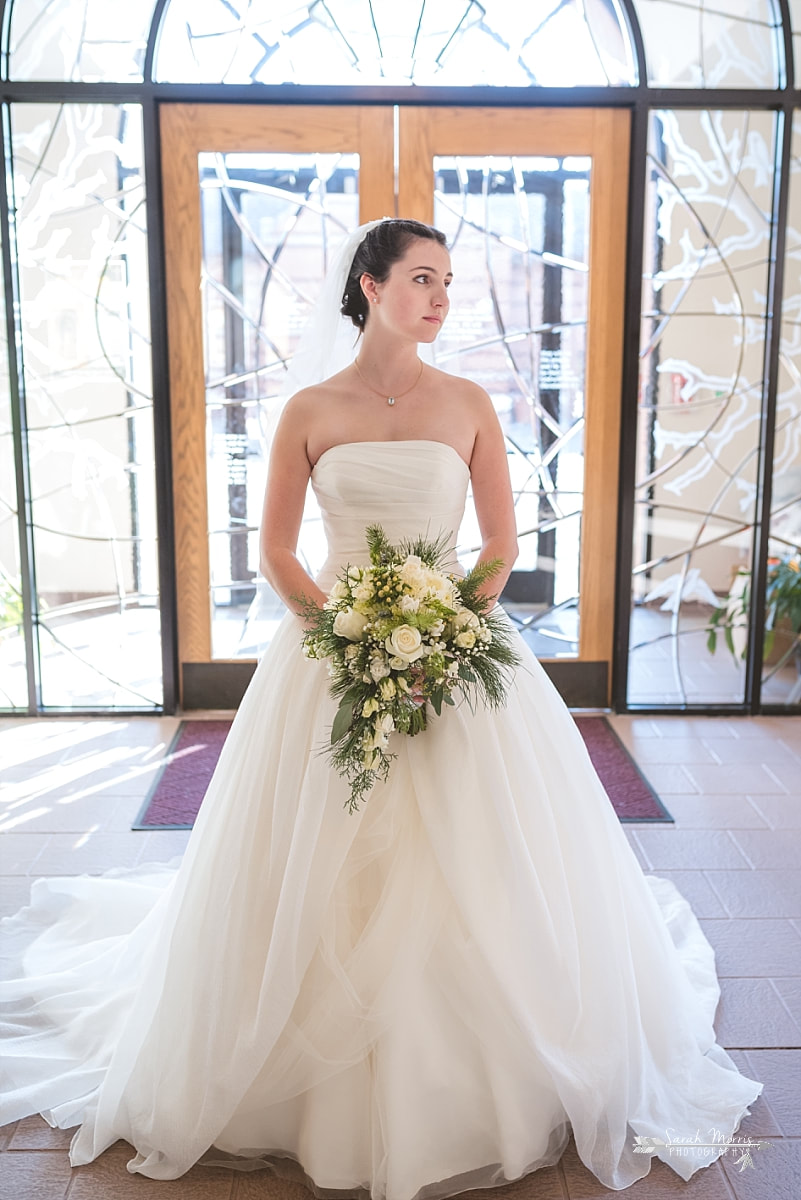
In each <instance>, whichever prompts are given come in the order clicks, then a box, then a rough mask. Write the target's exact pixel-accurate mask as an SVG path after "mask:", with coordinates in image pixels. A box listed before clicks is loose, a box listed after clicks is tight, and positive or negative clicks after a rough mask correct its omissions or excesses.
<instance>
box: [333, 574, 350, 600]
mask: <svg viewBox="0 0 801 1200" xmlns="http://www.w3.org/2000/svg"><path fill="white" fill-rule="evenodd" d="M349 590H350V589H349V588H348V585H347V584H346V583H345V581H344V579H338V580H337V581H336V583H335V584H334V586H333V587H332V588H331V595H330V596H329V599H330V600H347V598H348V594H349Z"/></svg>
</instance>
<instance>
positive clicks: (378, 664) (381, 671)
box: [370, 654, 389, 683]
mask: <svg viewBox="0 0 801 1200" xmlns="http://www.w3.org/2000/svg"><path fill="white" fill-rule="evenodd" d="M370 674H371V675H372V677H373V679H374V680H375V681H376V683H378V681H379V679H385V678H386V676H387V675H389V663H388V662H387V660H386V659H385V658H384V656H383V654H377V655H376V656H375V657H374V658H371V659H370Z"/></svg>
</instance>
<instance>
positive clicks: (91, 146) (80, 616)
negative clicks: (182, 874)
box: [12, 104, 162, 708]
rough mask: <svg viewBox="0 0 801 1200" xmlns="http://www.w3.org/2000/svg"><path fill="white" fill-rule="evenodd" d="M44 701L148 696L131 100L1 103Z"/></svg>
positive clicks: (145, 345) (98, 704)
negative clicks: (6, 130)
mask: <svg viewBox="0 0 801 1200" xmlns="http://www.w3.org/2000/svg"><path fill="white" fill-rule="evenodd" d="M12 133H13V138H12V148H13V155H14V188H15V192H16V203H17V220H18V254H19V270H20V321H21V331H22V348H23V356H24V382H25V391H26V396H27V408H28V425H29V428H28V444H29V448H30V479H31V492H32V497H31V499H32V513H33V523H34V550H35V557H36V575H37V588H38V606H39V624H38V636H39V653H40V658H41V678H42V702H43V704H44V705H45V706H46V707H53V706H55V707H80V708H85V707H91V708H107V707H115V706H119V707H125V708H137V707H142V708H152V707H153V706H156V705H158V704H160V703H161V699H162V691H161V643H160V622H159V607H158V571H157V544H156V506H155V483H154V467H153V414H152V399H151V390H150V327H149V296H148V276H147V270H148V267H147V246H146V240H145V206H144V199H145V197H144V179H143V175H142V125H141V111H140V109H139V108H138V107H137V106H134V105H112V104H20V105H16V106H14V108H13V109H12Z"/></svg>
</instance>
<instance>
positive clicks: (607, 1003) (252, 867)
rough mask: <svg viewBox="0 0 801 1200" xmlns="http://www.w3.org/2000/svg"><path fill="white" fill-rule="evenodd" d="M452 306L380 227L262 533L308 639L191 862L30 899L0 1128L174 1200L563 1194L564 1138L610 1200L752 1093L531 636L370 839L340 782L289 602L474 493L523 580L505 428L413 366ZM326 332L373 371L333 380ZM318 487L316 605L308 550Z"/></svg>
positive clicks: (6, 1030)
mask: <svg viewBox="0 0 801 1200" xmlns="http://www.w3.org/2000/svg"><path fill="white" fill-rule="evenodd" d="M450 281H451V263H450V258H449V255H448V252H447V249H446V246H445V244H444V238H443V237H442V235H441V234H440V233H438V232H437V231H436V230H433V229H431V228H429V227H428V226H425V225H420V224H418V223H416V222H410V221H399V220H390V219H388V220H384V221H381V222H371V223H370V224H369V225H367V226H363V227H362V228H361V229H359V230H357V231H356V232H355V234H354V235H353V236H352V237H351V238H350V239H349V240H348V242H347V243H346V245H345V247H344V249H343V252H342V255H341V261H340V263H339V264H338V265H337V266H335V268H334V269H333V270H332V272H331V274H330V276H329V278H328V280H327V283H326V285H325V287H324V289H323V294H322V299H321V309H320V310H319V312H318V316H319V318H320V319H319V320H316V321H315V323H314V324H313V326H312V330H311V334H310V335H309V336H307V337H306V338H305V339H304V341H303V342H302V346H301V353H299V355H298V363H297V367H298V369H300V367H301V366H302V364H303V362H304V361H305V363H306V367H307V368H309V369H308V370H307V377H309V378H310V379H311V380H312V383H311V386H308V387H305V388H301V389H300V390H299V391H298V392H297V393H296V394H295V395H294V396H293V397H292V399H291V400H290V401H289V403H288V404H287V406H286V409H285V411H284V413H283V415H282V418H281V420H280V422H279V425H278V428H277V430H276V434H275V439H274V447H273V453H272V457H271V465H270V472H269V483H268V488H267V494H266V500H265V509H264V519H263V529H262V560H263V570H264V573H265V574H266V576H267V578H268V579H269V580H270V582H271V583H272V585H273V587H274V588H275V589H276V591H277V592H278V593H279V594H280V595H281V596H282V597H283V599H284V600H285V601H286V603H287V605H288V606H289V608H290V610H292V609H294V610H295V611H290V612H288V613H287V615H286V617H285V618H284V621H283V622H282V624H281V626H280V628H279V630H278V632H277V633H276V636H275V638H274V640H273V642H272V644H271V646H270V648H269V650H268V652H267V653H266V654H265V655H264V657H263V658H262V660H261V662H260V664H259V666H258V668H257V670H256V672H255V675H254V677H253V680H252V683H251V686H250V687H249V689H248V691H247V693H246V695H245V697H244V700H243V702H242V705H241V707H240V709H239V712H238V714H237V717H236V720H235V721H234V723H233V726H232V729H231V732H230V734H229V737H228V740H227V742H226V744H225V747H224V749H223V752H222V755H221V757H220V761H219V765H218V768H217V770H216V772H215V775H214V778H213V780H212V782H211V785H210V787H209V789H208V792H207V794H206V797H205V800H204V802H203V806H202V808H201V811H200V814H199V817H198V820H197V822H196V825H195V828H194V830H193V832H192V835H191V837H190V840H189V843H188V846H187V850H186V853H185V855H184V857H183V860H182V861H180V862H174V863H171V864H167V865H158V864H154V865H151V866H149V867H140V868H138V869H137V870H134V871H111V872H107V873H106V874H105V875H104V876H101V877H99V878H91V877H86V876H84V877H81V878H78V879H55V880H38V881H37V882H36V883H35V884H34V887H33V891H32V900H31V905H30V907H29V908H27V909H23V910H22V912H21V913H19V914H17V916H16V917H14V918H11V919H10V920H9V921H7V922H6V923H5V927H4V930H3V934H4V938H3V946H4V956H5V958H6V960H7V962H6V979H7V982H6V983H5V984H4V985H3V989H2V1013H0V1021H2V1028H1V1029H0V1032H2V1035H3V1038H4V1047H3V1048H4V1056H3V1057H4V1068H3V1072H4V1074H3V1096H2V1102H1V1103H0V1122H9V1121H12V1120H16V1119H18V1118H19V1117H22V1116H25V1115H28V1114H30V1113H34V1112H41V1113H42V1114H43V1115H44V1116H45V1117H46V1119H47V1120H48V1121H50V1122H51V1123H52V1124H53V1125H58V1126H61V1127H65V1128H67V1127H74V1126H78V1127H79V1128H78V1129H77V1131H76V1133H75V1135H74V1137H73V1141H72V1146H71V1150H70V1161H71V1162H72V1163H73V1165H77V1164H82V1163H87V1162H90V1161H92V1160H93V1159H95V1158H96V1157H97V1156H98V1155H100V1154H101V1153H102V1152H103V1151H104V1150H105V1149H106V1148H107V1147H109V1146H110V1145H112V1144H113V1143H114V1142H115V1141H117V1140H118V1139H120V1138H122V1139H124V1140H125V1141H127V1142H129V1143H130V1144H131V1146H132V1147H133V1150H134V1153H133V1157H132V1158H131V1161H130V1162H129V1164H128V1169H129V1170H130V1171H132V1172H139V1173H141V1174H143V1175H146V1176H150V1177H151V1178H155V1179H174V1178H177V1177H179V1176H180V1175H182V1174H183V1173H184V1172H186V1171H187V1170H188V1169H189V1168H190V1167H191V1166H192V1165H193V1164H195V1163H197V1162H202V1163H208V1164H219V1163H221V1162H222V1163H225V1164H226V1165H228V1166H230V1167H232V1168H237V1169H253V1168H256V1167H262V1168H265V1169H268V1170H270V1171H272V1172H274V1173H275V1174H278V1175H281V1176H284V1177H288V1178H295V1179H299V1180H301V1181H303V1182H305V1184H306V1185H307V1186H308V1188H309V1189H310V1190H311V1191H312V1192H313V1193H314V1194H315V1195H317V1196H319V1197H326V1198H328V1197H330V1198H333V1197H337V1196H355V1197H360V1198H361V1200H369V1198H371V1197H372V1198H373V1200H438V1198H439V1197H446V1196H452V1195H456V1194H458V1193H460V1192H463V1191H466V1190H470V1189H475V1188H479V1187H490V1186H493V1185H496V1186H497V1185H502V1184H504V1183H506V1182H509V1181H511V1180H514V1179H518V1178H520V1177H521V1176H523V1175H526V1174H528V1173H530V1172H532V1171H535V1170H537V1169H538V1168H541V1167H544V1166H546V1165H549V1164H552V1163H555V1162H556V1161H557V1160H558V1159H559V1158H560V1156H561V1155H562V1153H563V1151H564V1149H565V1147H566V1145H567V1142H568V1140H569V1137H570V1135H571V1132H572V1134H573V1136H574V1138H575V1144H576V1149H577V1151H578V1154H579V1155H580V1157H581V1159H582V1161H583V1162H584V1163H585V1165H586V1166H587V1167H588V1168H589V1169H590V1170H591V1171H592V1172H594V1174H595V1175H596V1176H597V1178H598V1179H599V1180H600V1181H601V1183H602V1184H604V1185H605V1186H606V1187H608V1188H612V1189H615V1190H621V1189H624V1188H626V1187H628V1186H630V1185H631V1184H633V1183H634V1182H635V1181H636V1180H637V1179H639V1178H641V1177H642V1176H644V1175H646V1174H647V1173H648V1171H649V1169H650V1165H651V1156H652V1155H654V1154H655V1155H656V1156H658V1157H660V1158H662V1159H663V1161H664V1162H666V1163H667V1164H668V1166H670V1167H671V1168H672V1169H673V1170H674V1171H675V1172H676V1173H677V1174H678V1175H679V1176H681V1177H682V1178H683V1179H685V1180H686V1179H689V1178H690V1176H691V1175H692V1174H693V1173H694V1172H695V1171H697V1170H698V1169H699V1168H702V1167H704V1166H707V1165H709V1163H710V1162H712V1161H714V1159H715V1158H717V1157H718V1156H719V1154H720V1153H722V1152H724V1151H725V1148H726V1140H727V1139H729V1138H731V1136H732V1135H733V1134H734V1133H735V1132H736V1130H737V1129H738V1127H739V1124H740V1122H741V1120H742V1118H743V1117H744V1115H745V1114H746V1113H747V1112H748V1111H749V1109H748V1106H749V1105H750V1104H752V1103H753V1102H754V1100H755V1099H756V1097H757V1096H758V1095H759V1094H760V1093H761V1091H762V1084H761V1083H758V1082H756V1081H754V1080H751V1079H748V1078H746V1077H744V1076H743V1075H741V1074H740V1073H739V1072H738V1071H737V1069H736V1067H735V1064H734V1062H733V1061H732V1059H731V1058H730V1057H729V1055H728V1054H727V1053H726V1052H725V1050H723V1049H722V1048H721V1047H720V1046H718V1045H717V1042H716V1040H715V1033H714V1029H713V1018H714V1014H715V1008H716V1005H717V1001H718V998H719V994H720V993H719V985H718V981H717V977H716V973H715V961H714V954H713V951H712V949H711V947H710V945H709V943H708V941H707V940H706V938H705V937H704V935H703V933H702V931H701V929H700V927H699V925H698V922H697V920H696V918H695V916H694V914H693V913H692V910H691V909H690V907H689V905H688V904H687V902H686V901H685V900H684V899H683V897H682V896H681V895H680V894H679V892H678V891H677V890H676V888H675V887H674V886H673V884H672V883H670V882H669V881H667V880H665V879H660V878H658V877H657V876H652V875H649V876H646V875H644V874H643V872H642V870H641V869H640V866H639V864H638V863H637V860H636V858H635V856H634V853H633V851H632V850H631V848H630V846H629V844H628V842H627V840H626V837H625V835H624V834H623V831H622V830H621V828H620V824H619V821H618V819H617V817H616V816H615V813H614V810H613V809H612V807H611V805H610V804H609V801H608V798H607V797H606V795H605V793H604V791H603V789H602V787H601V784H600V782H599V780H598V777H597V775H596V774H595V772H594V770H593V768H592V765H591V763H590V760H589V757H588V755H587V751H586V749H585V747H584V743H583V740H582V738H581V736H580V734H579V733H578V731H577V729H576V727H575V724H574V722H573V720H572V718H571V716H570V714H569V712H568V710H567V709H566V707H565V706H564V704H563V702H562V701H561V699H560V697H559V696H558V694H557V693H556V691H555V689H554V688H553V686H552V685H551V683H550V681H549V680H548V677H547V675H546V674H545V672H544V670H543V669H542V667H541V666H540V664H539V663H538V662H537V660H536V659H535V658H534V656H533V655H532V654H531V652H530V650H529V649H528V648H527V646H526V645H525V644H524V643H523V641H522V639H520V638H519V637H518V636H517V635H516V634H514V635H513V636H514V638H515V646H516V648H517V650H518V653H519V655H520V659H521V664H520V666H519V668H518V670H517V672H516V675H515V678H514V680H513V682H512V684H511V687H510V690H509V694H508V699H507V704H506V707H505V708H504V709H503V710H501V711H500V712H497V713H496V712H490V711H488V710H486V709H483V708H481V707H479V708H477V709H476V711H475V712H471V711H470V710H469V709H468V707H467V706H465V705H462V706H460V707H457V708H454V709H448V710H446V711H445V712H444V713H443V715H442V716H441V717H439V718H435V717H432V718H431V720H430V722H429V727H428V728H427V730H426V731H425V732H424V733H422V734H420V735H419V736H417V737H415V738H408V737H402V736H401V735H398V734H394V735H393V739H394V740H395V741H396V743H397V744H396V745H395V746H394V747H393V750H394V751H395V752H396V753H397V757H396V758H395V760H394V761H393V764H392V770H391V772H390V775H389V778H388V779H387V780H386V781H385V782H380V783H378V784H376V786H375V788H374V789H373V791H372V793H371V794H370V796H369V798H368V799H367V801H366V803H365V804H364V805H362V807H361V809H360V810H359V811H358V812H356V813H353V814H352V813H349V812H348V811H347V809H346V807H345V801H346V798H347V793H348V786H347V784H346V782H345V781H344V780H343V779H341V778H340V777H339V776H338V775H337V774H336V773H335V772H334V771H332V770H331V768H330V766H329V763H328V760H327V758H326V756H325V755H323V754H321V753H320V749H321V747H323V746H324V745H325V742H326V740H327V734H328V731H329V729H330V726H331V721H332V718H333V714H334V711H335V702H334V701H333V700H332V698H331V697H330V695H329V692H328V676H327V674H326V670H325V666H324V664H323V663H320V662H317V661H309V660H307V659H305V658H304V657H303V655H302V653H301V649H300V639H301V635H302V632H303V629H302V624H301V621H300V619H299V617H298V615H297V613H298V612H299V611H300V597H302V596H305V597H306V598H307V599H310V600H312V601H315V602H317V603H318V604H321V603H323V601H324V600H325V597H326V593H327V590H328V589H329V588H330V587H331V586H332V584H333V582H334V579H335V577H336V574H337V571H338V570H339V569H340V568H341V567H342V565H343V564H345V563H352V564H357V563H360V562H365V561H366V547H365V543H364V531H365V526H366V525H368V524H370V523H374V522H378V523H380V524H381V525H383V527H384V529H385V531H386V532H387V534H388V536H389V537H390V539H391V540H398V539H399V538H400V537H404V536H414V535H416V534H420V533H422V534H425V535H426V536H430V537H435V536H438V535H440V534H442V533H445V534H449V535H450V536H451V541H453V538H454V537H455V533H456V531H457V530H458V528H459V524H460V522H461V518H462V513H463V509H464V504H465V497H466V492H467V487H468V483H469V482H472V488H473V494H474V498H475V505H476V510H477V515H478V520H479V525H480V529H481V536H482V550H481V559H482V560H486V559H489V558H495V557H498V558H501V559H502V560H503V564H504V566H503V570H502V571H501V572H500V573H499V574H498V575H497V576H495V577H494V578H492V579H491V580H490V581H489V582H488V583H487V584H486V585H485V587H486V589H487V594H488V596H490V597H493V596H495V595H497V594H498V593H499V592H500V590H501V588H502V587H503V584H504V582H505V580H506V578H507V577H508V573H509V570H510V569H511V566H512V563H513V561H514V557H515V553H516V547H515V530H514V517H513V506H512V498H511V493H510V486H509V476H508V471H507V465H506V456H505V452H504V444H503V438H502V435H501V431H500V429H499V426H498V423H497V420H496V417H495V414H494V411H493V408H492V404H491V402H490V400H489V398H488V396H487V395H486V393H484V392H483V391H482V390H481V389H480V388H478V387H476V386H475V385H473V384H472V383H469V382H467V381H465V380H460V379H455V378H453V377H451V376H449V375H446V374H444V373H442V372H441V371H437V370H435V369H434V368H433V367H431V366H429V365H427V364H425V363H424V362H422V361H421V359H420V358H419V357H418V347H419V345H420V344H421V343H431V342H433V340H434V339H435V338H436V336H437V333H438V332H439V330H440V328H441V326H442V322H443V321H444V320H445V318H446V316H447V313H448V286H449V284H450ZM340 304H341V307H342V312H343V313H344V314H345V317H346V318H350V320H351V321H352V322H353V324H354V325H356V327H357V328H358V329H359V331H360V333H361V336H360V338H359V340H358V354H357V357H356V358H355V359H354V360H353V361H352V362H350V363H348V365H346V366H345V367H344V368H343V369H342V370H340V371H339V372H338V373H335V374H333V375H332V376H331V377H330V378H327V379H325V380H324V382H323V381H322V380H323V375H324V365H325V364H326V363H327V364H329V369H330V364H331V363H332V362H334V359H333V358H332V355H334V353H335V351H334V349H333V346H334V343H335V341H336V338H334V337H333V336H332V337H330V338H329V337H328V335H327V334H326V335H325V336H322V335H321V333H320V331H321V330H325V329H330V330H333V329H334V326H335V321H334V318H336V320H337V321H339V324H340V326H341V327H344V328H345V329H347V323H346V321H342V320H341V318H340V317H339V309H340ZM315 377H316V378H315ZM310 479H311V483H312V487H313V489H314V492H315V494H316V497H317V501H318V503H319V505H320V508H321V511H322V515H323V521H324V526H325V531H326V536H327V540H328V558H327V560H326V562H325V564H324V566H323V568H322V570H321V572H320V573H319V574H318V576H317V578H316V579H311V578H310V577H309V576H308V575H307V574H306V572H305V571H304V570H303V568H302V567H301V564H300V562H299V560H298V558H297V557H296V553H295V550H296V542H297V537H298V531H299V527H300V521H301V514H302V509H303V502H304V495H305V492H306V487H307V483H308V481H309V480H310ZM451 564H452V566H453V568H454V569H458V564H457V562H456V560H455V558H453V556H452V558H451ZM704 1143H715V1144H714V1145H712V1146H709V1145H704Z"/></svg>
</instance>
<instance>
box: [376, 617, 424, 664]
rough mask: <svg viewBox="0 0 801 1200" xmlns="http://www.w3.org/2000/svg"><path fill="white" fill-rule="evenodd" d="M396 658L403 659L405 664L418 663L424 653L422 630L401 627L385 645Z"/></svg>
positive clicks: (407, 626) (394, 631)
mask: <svg viewBox="0 0 801 1200" xmlns="http://www.w3.org/2000/svg"><path fill="white" fill-rule="evenodd" d="M384 645H385V646H386V648H387V650H388V651H389V652H390V654H391V655H392V656H393V657H394V658H402V659H403V661H404V662H405V663H413V662H416V661H417V659H418V658H420V656H421V655H422V653H423V639H422V638H421V637H420V630H419V629H414V628H413V627H412V626H411V625H399V626H398V627H397V629H393V630H392V633H391V634H390V635H389V637H388V638H387V640H386V642H385V643H384Z"/></svg>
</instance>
